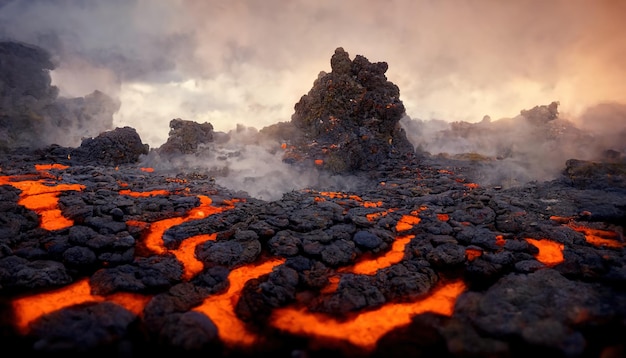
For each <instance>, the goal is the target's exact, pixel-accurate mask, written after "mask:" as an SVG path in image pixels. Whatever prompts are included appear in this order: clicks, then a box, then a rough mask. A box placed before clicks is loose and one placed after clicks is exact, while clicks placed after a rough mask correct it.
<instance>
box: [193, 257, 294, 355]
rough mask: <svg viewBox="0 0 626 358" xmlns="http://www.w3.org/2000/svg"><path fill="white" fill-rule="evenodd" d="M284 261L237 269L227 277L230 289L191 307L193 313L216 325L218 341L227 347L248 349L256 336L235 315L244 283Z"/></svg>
mask: <svg viewBox="0 0 626 358" xmlns="http://www.w3.org/2000/svg"><path fill="white" fill-rule="evenodd" d="M284 262H285V259H283V258H273V259H270V260H268V261H265V262H263V263H260V264H249V265H245V266H241V267H239V268H236V269H234V270H232V271H231V272H230V274H229V275H228V281H229V283H230V286H229V287H228V290H227V291H226V292H224V293H222V294H217V295H212V296H209V297H207V298H206V299H205V300H204V302H203V303H202V304H201V305H200V306H198V307H196V308H194V309H193V310H194V311H196V312H200V313H203V314H205V315H207V316H208V317H209V318H210V319H211V320H212V321H213V323H215V325H216V326H217V329H218V335H219V337H220V339H221V340H222V341H223V342H224V343H225V344H227V345H230V346H240V345H243V346H250V345H252V344H254V343H255V342H256V341H257V340H258V339H259V337H258V336H257V335H256V334H254V333H253V332H250V330H248V328H247V327H246V325H245V323H244V322H242V321H241V320H240V319H239V318H238V317H237V315H236V313H235V305H236V304H237V299H238V298H239V297H240V295H241V290H242V289H243V287H244V285H245V283H246V282H247V281H249V280H251V279H253V278H258V277H260V276H262V275H265V274H268V273H270V272H271V271H272V269H273V268H274V267H276V266H278V265H281V264H282V263H284Z"/></svg>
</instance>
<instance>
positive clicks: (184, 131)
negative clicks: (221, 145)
mask: <svg viewBox="0 0 626 358" xmlns="http://www.w3.org/2000/svg"><path fill="white" fill-rule="evenodd" d="M213 140H214V138H213V125H212V124H211V123H208V122H204V123H197V122H194V121H188V120H183V119H180V118H175V119H172V120H171V121H170V132H169V136H168V138H167V142H165V143H164V144H163V145H161V146H160V147H159V149H158V152H159V154H168V155H172V154H193V153H196V152H197V150H198V147H199V146H201V145H203V144H208V143H211V142H213Z"/></svg>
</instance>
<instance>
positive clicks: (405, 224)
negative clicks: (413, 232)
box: [396, 213, 421, 232]
mask: <svg viewBox="0 0 626 358" xmlns="http://www.w3.org/2000/svg"><path fill="white" fill-rule="evenodd" d="M416 215H417V213H415V215H404V216H402V218H400V220H399V221H398V222H397V223H396V231H397V232H400V231H407V230H410V229H411V228H413V226H414V225H417V224H419V223H420V221H421V219H420V218H418V217H417V216H416Z"/></svg>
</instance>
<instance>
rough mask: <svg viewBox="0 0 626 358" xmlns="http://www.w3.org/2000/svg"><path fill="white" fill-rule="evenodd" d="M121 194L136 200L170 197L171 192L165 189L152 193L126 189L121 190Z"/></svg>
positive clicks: (152, 191)
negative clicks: (162, 196) (159, 196)
mask: <svg viewBox="0 0 626 358" xmlns="http://www.w3.org/2000/svg"><path fill="white" fill-rule="evenodd" d="M119 193H120V195H128V196H132V197H134V198H148V197H151V196H158V195H168V194H169V193H170V192H169V191H167V190H163V189H155V190H150V191H133V190H129V189H124V190H120V191H119Z"/></svg>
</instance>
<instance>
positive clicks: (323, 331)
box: [270, 281, 466, 350]
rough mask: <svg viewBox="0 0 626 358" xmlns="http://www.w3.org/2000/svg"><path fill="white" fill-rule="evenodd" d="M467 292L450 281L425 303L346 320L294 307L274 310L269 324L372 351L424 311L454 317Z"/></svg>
mask: <svg viewBox="0 0 626 358" xmlns="http://www.w3.org/2000/svg"><path fill="white" fill-rule="evenodd" d="M465 289H466V286H465V283H463V282H462V281H454V282H450V283H447V284H445V285H443V286H441V287H439V288H437V289H435V290H433V292H432V293H431V294H430V295H429V296H428V297H426V298H424V299H422V300H419V301H416V302H409V303H388V304H386V305H383V306H382V307H380V308H378V309H375V310H372V311H367V312H361V313H358V314H356V315H355V316H354V317H353V318H352V319H349V320H346V321H338V320H336V319H334V318H333V317H330V316H327V315H324V314H321V313H313V312H308V311H306V309H304V308H294V307H286V308H279V309H277V310H275V311H274V312H273V313H272V316H271V318H270V321H271V324H272V326H274V327H276V328H278V329H281V330H283V331H286V332H289V333H291V334H296V335H306V336H313V337H318V338H332V339H338V340H343V341H346V340H347V341H349V342H350V343H352V344H354V345H356V346H359V347H362V348H364V349H367V350H371V349H373V348H374V347H375V345H376V342H377V341H378V340H379V339H380V337H382V336H383V335H384V334H386V333H387V332H389V331H391V330H392V329H394V328H396V327H400V326H404V325H407V324H409V323H410V322H411V318H412V317H413V316H415V315H418V314H420V313H425V312H434V313H438V314H441V315H446V316H450V315H452V312H453V310H454V304H455V302H456V299H457V297H458V296H459V295H460V294H461V293H463V291H465Z"/></svg>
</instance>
